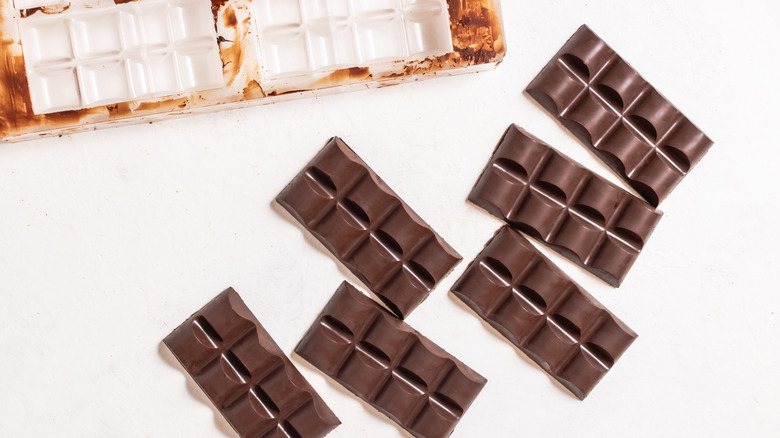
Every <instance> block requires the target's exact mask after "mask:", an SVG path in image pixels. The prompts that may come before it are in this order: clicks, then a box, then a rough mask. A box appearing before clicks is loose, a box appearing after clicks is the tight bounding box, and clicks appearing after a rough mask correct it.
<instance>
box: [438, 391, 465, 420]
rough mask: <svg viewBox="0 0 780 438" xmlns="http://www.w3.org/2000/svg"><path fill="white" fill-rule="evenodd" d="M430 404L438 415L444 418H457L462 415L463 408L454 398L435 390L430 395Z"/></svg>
mask: <svg viewBox="0 0 780 438" xmlns="http://www.w3.org/2000/svg"><path fill="white" fill-rule="evenodd" d="M431 405H432V406H433V408H434V410H436V411H437V413H438V414H439V415H441V416H442V417H444V418H447V417H452V418H453V419H455V420H457V419H458V418H460V417H462V416H463V408H462V407H460V405H459V404H457V403H455V400H453V399H451V398H449V397H447V396H446V395H444V394H442V393H440V392H435V393H433V397H431Z"/></svg>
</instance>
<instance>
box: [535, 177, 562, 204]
mask: <svg viewBox="0 0 780 438" xmlns="http://www.w3.org/2000/svg"><path fill="white" fill-rule="evenodd" d="M534 187H536V189H537V190H538V191H540V192H542V193H543V194H545V195H547V197H549V198H551V199H553V200H555V201H557V202H559V203H561V204H565V203H566V193H564V192H563V190H561V188H560V187H558V186H556V185H555V184H553V183H549V182H547V181H537V182H536V183H534Z"/></svg>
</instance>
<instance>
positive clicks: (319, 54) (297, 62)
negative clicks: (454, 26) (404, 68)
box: [254, 0, 453, 79]
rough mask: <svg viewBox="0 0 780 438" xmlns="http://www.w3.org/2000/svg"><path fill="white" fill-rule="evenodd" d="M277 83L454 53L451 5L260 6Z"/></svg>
mask: <svg viewBox="0 0 780 438" xmlns="http://www.w3.org/2000/svg"><path fill="white" fill-rule="evenodd" d="M254 5H255V8H256V15H257V17H258V27H259V35H260V47H261V50H262V58H263V61H264V65H265V69H266V71H267V73H268V74H269V76H270V78H271V79H276V78H286V77H293V76H299V75H304V74H308V73H313V72H318V71H329V70H336V69H339V68H348V67H362V66H368V65H371V64H374V63H381V62H386V61H397V60H404V59H409V58H424V57H426V56H436V55H442V54H445V53H449V52H451V51H452V50H453V46H452V36H451V34H450V22H449V15H448V13H447V4H446V1H445V0H256V1H255V2H254Z"/></svg>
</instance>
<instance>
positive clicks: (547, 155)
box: [469, 125, 661, 286]
mask: <svg viewBox="0 0 780 438" xmlns="http://www.w3.org/2000/svg"><path fill="white" fill-rule="evenodd" d="M469 200H470V201H471V202H473V203H474V204H476V205H478V206H480V207H482V208H484V209H486V210H487V211H489V212H490V213H492V214H494V215H496V216H498V217H501V218H503V219H504V220H506V221H507V222H508V223H509V224H510V225H512V226H514V227H516V228H519V229H520V230H522V231H524V232H526V233H528V234H530V235H531V236H533V237H534V238H536V239H539V240H541V241H542V242H544V243H546V244H548V245H549V246H550V247H552V248H553V249H555V250H556V251H558V252H560V253H561V254H563V255H564V256H565V257H567V258H568V259H570V260H572V261H574V262H575V263H577V264H579V265H580V266H582V267H584V268H585V269H587V270H588V271H590V272H592V273H593V274H594V275H596V276H598V277H599V278H601V279H603V280H604V281H606V282H607V283H609V284H611V285H613V286H619V285H620V283H621V282H622V281H623V279H624V278H625V276H626V274H627V273H628V270H629V269H630V268H631V266H632V265H633V264H634V261H635V260H636V258H637V256H639V253H640V251H641V250H642V247H643V246H644V245H645V243H646V242H647V239H648V238H649V237H650V234H651V233H652V231H653V229H654V228H655V226H656V224H657V223H658V221H659V220H660V219H661V213H660V212H659V211H657V210H656V209H654V208H653V207H651V206H650V205H649V204H647V203H646V202H644V201H642V200H641V199H639V198H637V197H635V196H632V195H631V194H629V193H628V192H626V191H625V190H623V189H621V188H619V187H617V186H616V185H614V184H612V183H610V182H608V181H607V180H605V179H604V178H602V177H600V176H598V175H596V174H595V173H593V172H591V171H589V170H588V169H586V168H584V167H582V166H580V165H579V164H577V163H576V162H574V161H573V160H572V159H571V158H569V157H567V156H565V155H563V154H561V153H560V152H558V151H556V150H555V149H553V148H551V147H550V146H548V145H546V144H545V143H543V142H542V141H541V140H539V139H537V138H536V137H533V136H532V135H530V134H529V133H527V132H526V131H524V130H522V129H521V128H519V127H518V126H516V125H512V126H510V127H509V129H508V130H507V131H506V133H505V134H504V137H503V138H502V139H501V141H500V142H499V144H498V147H497V148H496V151H495V152H494V154H493V157H492V158H491V159H490V162H489V163H488V166H487V168H486V169H485V171H484V172H483V174H482V176H481V177H480V178H479V180H478V181H477V184H476V185H475V186H474V189H473V190H472V191H471V194H470V195H469Z"/></svg>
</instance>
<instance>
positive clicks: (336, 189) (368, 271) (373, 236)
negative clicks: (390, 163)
mask: <svg viewBox="0 0 780 438" xmlns="http://www.w3.org/2000/svg"><path fill="white" fill-rule="evenodd" d="M276 200H277V202H279V204H281V205H282V206H283V207H284V208H285V209H287V211H289V212H290V213H291V214H292V215H293V216H294V217H295V218H296V219H297V220H298V221H299V222H300V223H301V224H303V226H304V227H306V228H307V229H308V230H309V231H311V233H312V234H314V236H316V237H317V239H319V240H320V242H322V243H323V244H324V245H325V246H326V247H327V248H328V249H329V250H330V251H331V252H332V253H333V254H334V255H335V256H336V257H338V258H339V260H341V261H342V262H343V263H344V264H345V265H346V266H347V267H348V268H349V269H350V270H351V271H352V272H353V273H354V274H355V275H356V276H357V277H358V278H360V279H361V280H362V281H363V282H364V283H365V284H366V285H367V286H368V287H369V288H370V289H371V290H372V291H374V293H376V294H377V296H379V298H380V299H381V300H382V301H383V302H384V303H385V304H386V305H387V306H388V307H389V308H390V310H392V311H393V312H394V313H395V314H396V315H398V316H399V317H401V318H404V317H406V316H407V315H409V313H410V312H411V311H412V310H414V309H415V308H416V307H417V306H418V305H419V304H420V303H422V302H423V300H425V298H427V297H428V295H429V294H430V292H431V290H433V288H434V287H435V286H436V284H438V283H439V281H441V279H442V278H444V277H445V276H446V275H447V274H449V273H450V271H452V269H453V268H454V267H455V265H457V264H458V262H459V261H460V260H461V257H460V255H458V253H457V252H455V250H454V249H452V248H451V247H450V246H449V245H448V244H447V243H446V242H445V241H444V239H442V238H441V237H439V235H438V234H436V232H434V231H433V229H431V227H430V226H429V225H428V224H427V223H425V221H423V220H422V219H421V218H420V217H419V216H418V215H417V214H416V213H415V212H414V211H412V209H411V208H410V207H409V206H408V205H406V203H405V202H403V201H402V200H401V199H400V198H399V197H398V195H396V194H395V192H393V191H392V190H391V189H390V187H388V186H387V184H385V183H384V182H383V181H382V179H380V178H379V177H378V176H377V175H376V174H375V173H374V171H373V170H371V168H370V167H368V165H367V164H366V163H364V162H363V160H361V159H360V157H358V156H357V154H355V152H354V151H352V149H350V148H349V146H347V145H346V144H345V143H344V142H343V141H342V140H341V139H340V138H332V139H331V140H330V141H329V142H328V144H327V145H326V146H325V148H324V149H323V150H322V151H320V153H319V154H317V156H316V157H314V159H313V160H312V161H311V162H310V163H309V164H308V165H307V166H306V168H305V169H304V170H303V171H302V172H301V173H300V174H299V175H298V176H296V177H295V179H293V181H292V182H291V183H290V184H289V185H288V186H287V187H286V188H285V189H284V190H283V191H282V193H281V194H279V196H278V197H277V198H276Z"/></svg>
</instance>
